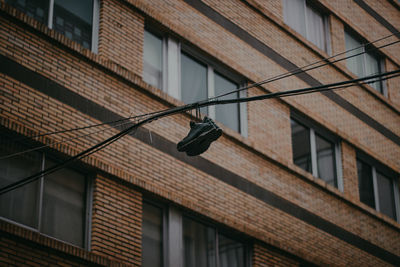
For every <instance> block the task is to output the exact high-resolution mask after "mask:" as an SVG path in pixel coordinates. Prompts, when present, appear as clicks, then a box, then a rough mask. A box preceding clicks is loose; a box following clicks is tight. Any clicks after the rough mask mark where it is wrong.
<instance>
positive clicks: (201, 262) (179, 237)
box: [142, 202, 250, 267]
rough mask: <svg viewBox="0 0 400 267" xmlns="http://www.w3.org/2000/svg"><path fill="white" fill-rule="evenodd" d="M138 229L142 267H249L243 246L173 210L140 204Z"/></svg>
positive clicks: (244, 246)
mask: <svg viewBox="0 0 400 267" xmlns="http://www.w3.org/2000/svg"><path fill="white" fill-rule="evenodd" d="M142 229H143V230H142V233H143V238H142V255H143V262H142V266H143V267H146V266H152V267H153V266H154V267H157V266H184V267H248V266H249V265H250V257H249V255H250V254H249V246H248V245H247V244H246V243H243V242H240V241H238V240H236V238H232V237H230V236H229V235H227V234H226V233H221V231H220V230H219V229H218V228H216V227H213V226H211V225H208V224H203V223H201V222H199V221H197V220H194V219H192V217H187V216H185V215H184V214H183V213H182V211H180V210H179V209H176V208H174V207H166V206H163V207H162V208H161V207H160V206H158V205H155V204H149V203H148V202H144V203H143V224H142ZM163 253H164V255H163ZM166 261H168V263H167V262H166Z"/></svg>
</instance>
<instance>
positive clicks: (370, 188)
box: [357, 160, 375, 209]
mask: <svg viewBox="0 0 400 267" xmlns="http://www.w3.org/2000/svg"><path fill="white" fill-rule="evenodd" d="M357 172H358V189H359V193H360V201H361V202H363V203H364V204H366V205H368V206H370V207H371V208H374V209H375V197H374V183H373V180H372V168H371V166H369V165H368V164H365V163H364V162H362V161H359V160H357Z"/></svg>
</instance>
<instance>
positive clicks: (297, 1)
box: [283, 0, 306, 36]
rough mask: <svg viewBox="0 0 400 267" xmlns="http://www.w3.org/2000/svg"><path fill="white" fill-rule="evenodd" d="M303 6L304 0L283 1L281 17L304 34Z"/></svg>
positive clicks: (304, 12)
mask: <svg viewBox="0 0 400 267" xmlns="http://www.w3.org/2000/svg"><path fill="white" fill-rule="evenodd" d="M305 7H306V5H305V2H304V0H284V1H283V17H284V20H285V22H286V23H287V24H288V25H289V26H290V27H292V28H293V29H294V30H296V31H297V32H298V33H300V34H301V35H303V36H306V18H305V15H306V11H305Z"/></svg>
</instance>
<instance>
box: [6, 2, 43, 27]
mask: <svg viewBox="0 0 400 267" xmlns="http://www.w3.org/2000/svg"><path fill="white" fill-rule="evenodd" d="M6 3H7V4H9V5H12V6H13V7H15V8H16V9H18V10H20V11H22V12H24V13H25V14H27V15H28V16H30V17H32V18H34V19H36V20H37V21H39V22H41V23H44V24H47V23H48V19H49V0H6Z"/></svg>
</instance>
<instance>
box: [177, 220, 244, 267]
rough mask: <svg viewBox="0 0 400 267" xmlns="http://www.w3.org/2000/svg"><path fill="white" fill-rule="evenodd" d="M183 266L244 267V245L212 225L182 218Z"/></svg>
mask: <svg viewBox="0 0 400 267" xmlns="http://www.w3.org/2000/svg"><path fill="white" fill-rule="evenodd" d="M183 239H184V241H183V245H184V266H185V267H244V266H246V246H245V245H244V244H243V243H241V242H238V241H236V240H234V239H231V238H228V237H227V236H225V235H222V234H220V233H219V232H218V230H216V229H215V228H213V227H209V226H207V225H204V224H201V223H199V222H196V221H194V220H192V219H189V218H186V217H184V218H183Z"/></svg>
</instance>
